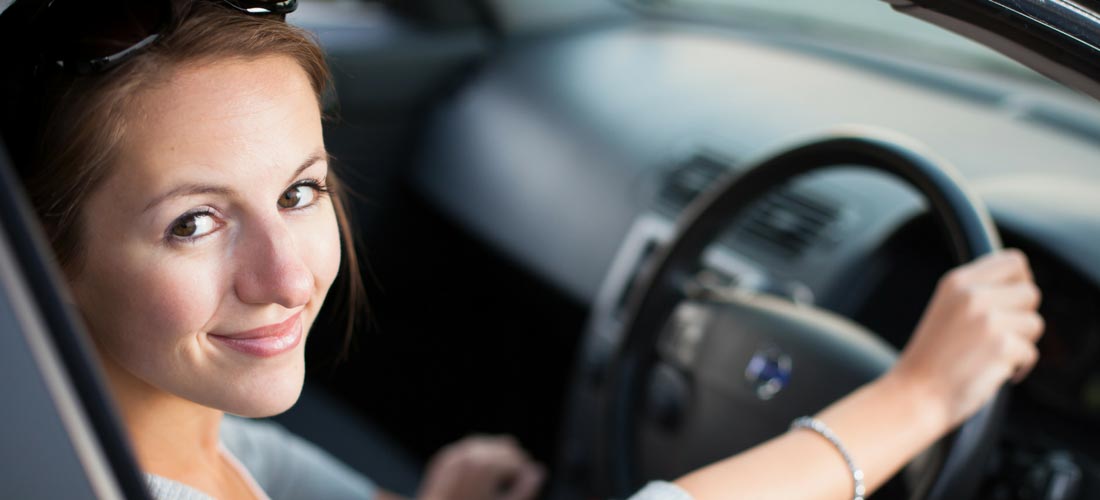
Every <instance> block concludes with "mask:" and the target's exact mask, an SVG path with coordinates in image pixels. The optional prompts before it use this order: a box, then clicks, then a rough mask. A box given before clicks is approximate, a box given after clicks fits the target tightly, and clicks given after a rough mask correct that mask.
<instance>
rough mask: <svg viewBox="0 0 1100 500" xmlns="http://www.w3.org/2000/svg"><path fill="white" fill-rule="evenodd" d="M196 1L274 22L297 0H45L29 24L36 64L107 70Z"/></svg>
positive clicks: (151, 39)
mask: <svg viewBox="0 0 1100 500" xmlns="http://www.w3.org/2000/svg"><path fill="white" fill-rule="evenodd" d="M197 1H213V2H216V3H219V4H221V5H223V6H225V7H227V8H231V9H234V10H237V11H239V12H241V13H243V14H247V15H256V16H272V17H274V18H276V19H279V20H283V19H285V17H286V15H287V14H289V13H291V12H294V11H295V10H296V9H297V8H298V0H188V1H185V2H180V1H179V0H176V1H173V0H49V1H47V2H45V3H44V4H43V5H42V7H41V9H40V10H39V12H38V13H36V14H35V15H34V17H33V19H32V21H31V28H32V30H31V31H32V33H34V36H36V37H40V42H39V45H38V46H39V47H41V48H42V49H41V52H40V56H41V58H40V61H39V63H40V64H49V65H54V66H56V67H58V68H60V69H62V70H64V71H66V72H68V73H73V74H78V75H87V74H92V73H100V72H103V71H107V70H108V69H110V68H113V67H115V66H117V65H118V64H120V63H122V62H123V61H125V60H126V59H128V58H129V57H130V56H132V55H133V54H134V53H136V52H139V51H140V50H141V49H142V48H143V47H146V46H148V45H150V44H152V43H153V42H154V41H155V40H156V39H157V38H158V37H159V36H160V34H161V33H163V32H164V30H166V29H167V28H168V27H169V26H171V23H172V21H174V20H175V16H176V15H177V13H178V12H180V7H185V6H186V4H189V3H192V2H197Z"/></svg>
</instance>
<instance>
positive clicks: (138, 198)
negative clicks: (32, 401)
mask: <svg viewBox="0 0 1100 500" xmlns="http://www.w3.org/2000/svg"><path fill="white" fill-rule="evenodd" d="M126 111H127V120H126V132H125V139H124V144H123V146H122V149H121V151H120V156H119V161H118V163H117V164H116V165H114V168H113V170H112V172H111V174H110V176H109V177H108V178H107V179H106V181H105V182H104V183H102V184H101V186H100V187H99V188H97V190H96V191H95V192H94V193H92V194H91V196H90V197H89V199H88V202H87V205H86V207H85V209H84V211H83V213H82V217H83V227H82V228H81V229H82V237H83V243H84V246H85V252H86V253H85V256H86V264H85V266H84V268H83V270H82V271H81V273H80V274H79V275H78V276H76V277H74V278H73V283H72V285H73V291H74V295H75V298H76V301H77V304H78V306H79V308H80V310H81V312H82V313H83V315H84V317H85V319H86V321H87V322H88V325H89V328H90V329H91V332H92V335H93V338H94V339H95V343H96V346H97V349H98V350H99V353H100V357H101V358H103V362H104V363H105V365H107V372H108V374H109V375H110V378H111V382H112V386H113V387H114V388H115V390H116V392H117V391H120V390H121V391H145V392H144V394H161V395H164V393H169V394H172V395H175V396H179V397H182V398H185V399H188V400H191V401H194V402H197V403H200V404H202V405H205V406H209V407H212V408H217V409H220V410H223V411H227V412H230V413H234V414H238V415H244V416H266V415H271V414H275V413H279V412H282V411H284V410H286V409H287V408H289V407H290V405H292V404H293V403H294V402H295V401H296V400H297V398H298V394H299V392H300V390H301V387H302V380H303V375H304V356H303V353H304V348H305V336H306V333H307V332H308V331H309V328H310V325H312V324H313V320H314V319H315V318H316V315H317V311H318V309H319V308H320V307H321V303H322V302H323V300H324V298H325V293H326V292H327V291H328V288H329V285H331V284H332V281H333V279H334V278H335V276H336V273H337V269H338V267H339V262H340V244H339V233H338V230H337V224H336V217H335V213H334V210H333V205H332V201H331V200H330V199H329V197H328V196H327V195H326V193H324V183H325V178H326V175H327V172H328V163H327V157H326V154H325V149H324V143H323V141H322V136H321V118H320V111H319V109H318V104H317V100H316V98H315V96H314V93H313V90H312V88H311V86H310V83H309V80H308V79H307V77H306V74H305V73H304V71H303V70H302V69H301V68H300V67H299V66H298V65H297V64H296V63H295V62H294V61H293V60H291V59H289V58H285V57H276V56H273V57H267V58H262V59H258V60H253V61H244V60H226V61H219V62H215V63H211V64H203V65H192V66H187V67H184V68H182V69H179V70H177V72H176V73H175V74H173V75H171V78H169V79H166V81H165V82H164V83H162V84H160V85H157V86H155V87H153V88H151V89H148V90H145V91H143V92H141V93H140V94H139V95H137V96H136V102H135V103H134V104H133V105H132V106H130V108H129V109H127V110H126ZM127 396H128V395H127V394H122V395H120V397H121V398H122V399H123V400H125V399H126V397H127ZM140 397H146V396H144V395H143V396H140Z"/></svg>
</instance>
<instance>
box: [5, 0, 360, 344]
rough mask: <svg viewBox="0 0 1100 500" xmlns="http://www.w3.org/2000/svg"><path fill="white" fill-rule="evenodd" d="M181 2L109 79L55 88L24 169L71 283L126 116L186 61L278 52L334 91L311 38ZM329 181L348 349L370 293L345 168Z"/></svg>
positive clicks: (316, 86)
mask: <svg viewBox="0 0 1100 500" xmlns="http://www.w3.org/2000/svg"><path fill="white" fill-rule="evenodd" d="M176 4H177V9H178V10H179V12H178V13H177V15H176V16H175V17H176V19H177V20H176V22H175V23H174V24H173V25H172V26H171V27H169V28H168V30H167V31H165V32H164V33H163V34H162V35H161V36H160V38H158V39H157V41H156V42H155V43H154V44H152V45H151V46H149V47H147V48H145V49H143V50H142V51H141V52H140V53H138V54H137V55H135V56H134V57H132V58H131V59H129V60H127V61H126V62H124V63H122V64H120V65H119V66H118V67H115V68H112V69H111V70H109V71H108V72H107V73H106V74H100V75H91V76H78V77H76V76H68V75H57V76H55V77H54V78H53V79H52V80H51V81H49V82H47V83H46V90H45V94H44V98H43V101H42V102H43V103H44V104H45V106H44V107H43V110H41V113H40V116H38V117H37V123H38V127H37V129H38V132H37V134H36V136H35V139H34V140H33V141H32V143H31V144H30V145H29V150H28V154H29V158H28V160H29V168H23V169H22V172H24V182H25V184H26V186H27V190H28V192H29V194H30V197H31V201H32V203H33V204H34V207H35V210H36V211H37V212H38V215H39V217H41V219H42V222H43V223H44V225H45V228H46V232H47V236H48V237H49V240H50V243H51V244H52V246H53V249H54V251H55V252H56V254H57V258H58V261H59V263H60V264H61V266H62V269H63V270H64V271H65V274H66V275H68V276H70V277H72V276H76V275H77V274H79V273H80V272H81V268H82V266H83V257H84V256H83V244H82V242H83V239H84V237H85V235H83V234H82V233H81V230H80V228H81V227H83V225H82V224H80V222H81V217H82V208H83V206H84V203H85V200H86V199H87V198H88V196H89V195H90V194H91V193H92V192H94V191H95V189H96V188H97V187H98V186H99V185H100V184H101V183H102V182H103V181H104V179H106V178H107V175H108V173H109V172H110V168H111V166H112V165H113V163H114V161H115V158H116V155H117V152H118V149H119V145H120V144H121V142H122V140H123V138H124V137H125V135H126V128H127V122H126V119H125V112H126V110H127V108H128V107H129V105H130V104H131V101H132V99H133V98H134V97H133V96H135V95H137V94H138V92H139V91H141V90H142V89H144V88H148V87H149V86H152V85H157V84H158V83H159V82H161V81H163V78H165V75H169V74H171V72H172V70H173V69H174V68H177V67H179V66H181V65H183V64H193V63H201V62H206V61H212V60H219V59H233V58H237V59H245V60H249V59H256V58H260V57H264V56H270V55H283V56H287V57H290V58H292V59H293V60H294V61H295V62H297V63H298V65H299V66H301V68H302V70H303V71H305V73H306V75H307V76H308V78H309V81H310V84H311V86H312V88H313V91H314V93H315V94H316V96H317V102H318V105H319V106H320V105H322V101H323V100H324V97H325V95H326V94H327V93H328V92H330V91H331V76H330V73H329V69H328V65H327V63H326V62H325V58H324V54H323V52H322V51H321V48H320V47H319V46H318V44H317V42H316V41H315V40H314V39H313V37H312V36H311V35H310V34H309V33H308V32H306V31H304V30H301V29H299V28H296V27H294V26H291V25H288V24H286V23H284V22H280V21H277V20H274V19H271V18H266V17H261V16H252V15H245V14H242V13H240V12H236V11H234V10H232V9H230V8H227V7H225V6H221V5H218V4H217V3H215V2H203V1H191V2H176ZM32 123H33V122H32ZM326 184H327V185H328V188H329V191H330V194H331V196H332V199H333V201H334V207H335V212H336V219H337V223H338V224H339V228H340V237H341V240H342V241H341V245H342V250H343V254H344V258H343V259H341V262H342V264H341V265H342V267H343V269H341V275H342V276H341V280H342V281H344V282H345V285H346V286H345V290H346V293H347V295H346V297H344V300H345V301H346V304H345V305H346V306H347V308H348V324H347V329H346V335H345V338H344V348H345V350H346V348H347V347H348V345H349V343H350V341H351V334H352V331H353V330H354V327H355V323H356V319H357V318H358V317H359V315H360V311H359V309H360V308H361V307H363V305H364V304H363V302H364V297H365V288H364V286H363V281H362V277H361V274H360V265H359V261H358V258H357V256H356V252H355V239H354V237H353V234H352V232H351V222H350V220H349V213H348V208H347V206H346V192H345V190H344V189H343V186H342V185H341V183H340V182H339V179H338V178H337V175H336V172H335V171H333V172H330V173H329V175H328V178H327V182H326Z"/></svg>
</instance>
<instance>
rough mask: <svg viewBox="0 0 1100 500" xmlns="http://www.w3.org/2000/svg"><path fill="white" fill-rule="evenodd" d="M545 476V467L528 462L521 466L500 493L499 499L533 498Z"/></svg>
mask: <svg viewBox="0 0 1100 500" xmlns="http://www.w3.org/2000/svg"><path fill="white" fill-rule="evenodd" d="M545 478H546V469H544V468H543V467H542V466H541V465H538V464H535V463H529V464H527V466H526V467H523V468H521V469H520V470H519V471H518V472H517V474H516V476H515V478H514V479H513V480H512V483H511V484H510V485H509V487H508V488H507V489H506V490H505V491H504V492H503V493H502V494H501V500H529V499H531V498H534V497H535V495H536V494H537V493H538V491H539V487H541V486H542V482H543V480H544V479H545Z"/></svg>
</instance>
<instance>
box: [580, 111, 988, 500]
mask: <svg viewBox="0 0 1100 500" xmlns="http://www.w3.org/2000/svg"><path fill="white" fill-rule="evenodd" d="M841 165H858V166H861V167H866V168H871V169H875V170H878V171H882V172H886V173H889V174H892V175H894V176H896V177H898V178H900V179H901V180H903V181H905V182H906V183H907V184H909V185H911V186H913V187H914V188H915V189H916V190H917V191H918V192H919V193H920V194H921V195H922V196H923V197H924V198H925V199H926V200H927V202H928V204H929V209H930V212H931V213H932V215H933V217H934V218H935V219H936V220H937V222H938V223H939V225H940V227H941V228H942V229H943V230H944V232H945V234H946V236H947V239H948V241H949V242H950V243H951V246H952V250H953V253H954V255H955V258H956V259H957V261H958V263H960V264H961V263H966V262H969V261H971V260H973V259H975V258H978V257H981V256H983V255H986V254H989V253H992V252H994V251H996V250H997V249H999V248H1000V247H1001V243H1000V237H999V235H998V233H997V230H996V228H995V227H994V225H993V222H992V218H991V217H990V216H989V213H988V210H987V209H986V208H985V205H984V203H982V202H981V200H980V199H978V198H977V197H976V196H973V195H971V194H970V193H969V192H968V191H967V190H966V189H965V188H964V187H963V184H962V183H961V182H960V181H959V176H958V174H956V173H955V170H954V168H953V167H951V166H950V165H949V164H948V163H946V162H945V161H943V160H939V159H937V158H936V157H935V156H933V155H932V154H931V153H929V152H927V151H925V150H924V148H922V147H921V146H919V145H917V144H914V143H912V142H909V141H908V140H906V139H905V138H900V137H896V136H891V135H886V134H883V133H882V132H879V131H872V130H865V129H855V130H852V129H848V130H843V131H837V132H835V133H832V134H829V135H826V136H824V137H820V138H818V139H815V140H810V141H808V142H804V143H802V144H800V145H798V146H795V147H793V148H790V149H786V150H785V151H784V152H781V153H779V154H778V155H774V156H771V157H770V158H768V159H765V160H763V161H761V162H758V163H757V164H756V165H755V166H754V167H752V168H749V169H746V170H744V171H743V172H741V173H740V174H739V175H732V176H729V178H727V179H725V180H724V181H722V182H721V183H720V184H719V185H718V186H716V187H714V188H712V189H710V190H709V191H707V192H706V193H704V194H703V195H701V196H699V197H698V199H696V200H695V201H694V202H693V203H692V204H691V205H689V206H688V207H687V209H685V210H684V213H683V215H682V216H681V218H680V220H679V221H678V222H677V225H676V231H675V236H674V237H673V239H672V240H671V241H670V242H669V243H668V244H667V245H665V246H664V247H662V248H661V249H659V250H658V251H657V252H656V255H655V257H654V260H653V261H652V263H653V264H654V265H651V266H649V267H648V268H646V269H643V270H642V272H641V276H639V280H638V283H639V286H637V287H636V288H635V289H634V290H633V291H632V295H631V297H630V298H629V300H628V301H627V304H626V315H625V318H627V319H626V321H625V322H624V324H623V329H622V332H623V336H622V337H621V341H620V346H619V350H618V353H617V355H616V357H615V358H614V359H613V360H612V363H611V365H610V370H609V376H608V384H607V386H606V391H607V392H606V394H607V397H606V398H605V404H606V411H605V415H606V418H605V424H606V425H605V428H604V430H605V432H604V436H605V439H604V441H603V445H604V449H603V450H602V456H603V457H604V460H605V466H606V471H608V473H609V478H610V481H611V484H610V486H611V488H612V492H613V493H614V494H616V495H620V496H626V495H628V494H629V491H630V490H631V489H632V488H634V487H636V486H637V484H636V478H635V477H634V476H635V474H634V469H635V468H636V466H635V462H634V460H635V456H636V454H635V450H634V444H635V443H634V435H635V433H636V420H635V419H634V418H632V415H636V414H637V412H638V410H639V403H640V400H641V394H642V390H643V381H644V377H642V375H643V373H642V372H641V371H640V370H641V369H642V368H644V367H646V366H649V365H650V364H652V362H653V361H654V359H653V358H654V356H655V353H654V349H653V348H652V346H654V345H655V343H656V341H657V336H658V334H659V332H660V328H659V325H661V324H663V322H664V319H666V318H668V316H669V314H671V312H672V309H673V308H674V307H675V306H676V304H677V303H678V302H679V300H680V298H681V297H680V295H679V292H678V291H677V290H676V286H675V284H677V283H682V282H683V281H684V280H685V279H686V278H687V277H689V276H690V275H692V274H693V273H694V272H695V270H696V268H697V263H698V262H699V258H700V256H701V255H702V253H703V251H704V250H705V249H706V248H707V247H708V246H709V245H710V244H711V243H712V242H713V241H714V240H715V239H716V238H717V237H718V236H719V235H720V234H721V233H722V232H723V231H724V230H725V229H726V228H727V227H728V225H729V221H730V220H731V219H732V217H733V216H734V215H736V214H737V213H739V212H741V211H742V210H744V209H745V208H747V207H749V206H751V205H752V204H753V202H755V201H756V200H757V199H759V197H760V196H761V195H763V194H764V193H767V192H769V191H770V190H772V189H774V188H776V187H778V186H780V185H782V184H783V183H785V182H787V181H789V180H790V179H793V178H795V177H797V176H799V175H801V174H805V173H808V172H811V171H815V170H818V169H821V168H826V167H833V166H841ZM1006 399H1007V391H1006V389H1001V390H1000V391H999V392H998V394H997V395H996V396H995V397H994V399H993V400H992V401H991V402H990V403H987V404H986V406H984V407H983V408H982V409H981V410H979V411H978V413H976V414H975V415H974V416H972V417H970V418H969V419H968V420H967V421H966V422H964V423H963V425H962V426H960V427H959V429H958V430H957V431H955V432H954V433H952V434H951V435H949V436H947V437H946V438H945V439H944V442H946V443H947V448H948V451H947V454H946V458H945V459H944V460H943V462H942V464H941V466H940V470H939V471H938V472H937V473H936V475H935V477H936V479H935V481H934V482H933V483H932V484H931V485H929V486H928V487H927V489H925V491H918V492H915V497H916V498H924V499H927V500H932V499H935V500H940V499H946V498H960V497H962V498H966V497H969V496H972V494H973V492H974V491H975V490H976V489H977V487H978V486H979V484H978V479H980V477H978V476H979V475H978V474H975V473H973V471H975V470H978V468H977V466H978V465H980V464H981V463H983V462H984V461H985V460H986V459H987V458H988V454H989V452H990V450H991V449H992V444H993V438H994V437H995V435H996V432H997V423H998V422H999V421H1000V420H1001V417H1002V415H1003V412H1004V407H1005V401H1006ZM968 473H969V474H968ZM922 489H923V488H922Z"/></svg>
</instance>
